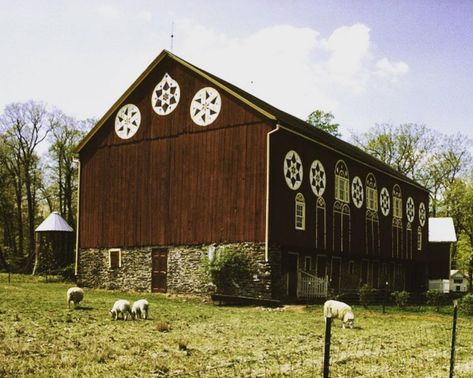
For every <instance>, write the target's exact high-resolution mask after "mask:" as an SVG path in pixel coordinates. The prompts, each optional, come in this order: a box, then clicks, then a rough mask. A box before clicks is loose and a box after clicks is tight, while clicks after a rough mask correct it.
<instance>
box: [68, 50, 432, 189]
mask: <svg viewBox="0 0 473 378" xmlns="http://www.w3.org/2000/svg"><path fill="white" fill-rule="evenodd" d="M166 57H169V58H171V59H172V60H174V61H176V62H177V63H179V64H181V65H183V66H185V67H187V68H188V69H190V70H191V71H193V72H195V73H196V74H198V75H200V76H201V77H203V78H205V79H207V80H209V81H210V82H211V83H213V84H214V85H216V86H217V87H218V88H220V89H222V90H223V91H225V92H227V93H228V94H230V95H231V96H233V97H236V98H237V99H239V100H240V101H241V102H243V103H244V104H246V105H248V106H250V107H251V108H253V109H254V110H256V111H257V112H258V113H260V114H261V115H262V116H264V117H265V118H267V119H268V120H269V121H271V122H273V123H274V125H280V126H282V127H284V128H287V129H288V130H290V131H292V132H294V133H296V134H299V135H301V136H303V137H305V138H307V139H310V140H312V141H313V142H315V143H318V144H320V145H323V146H325V147H328V148H329V149H332V150H335V151H337V152H339V153H342V154H344V155H346V156H347V157H349V158H351V159H354V160H357V161H358V162H361V163H362V164H364V165H368V166H369V167H371V168H374V169H376V170H379V171H382V172H384V173H386V174H388V175H390V176H392V177H395V178H397V179H399V180H401V181H404V182H407V183H409V184H411V185H413V186H415V187H417V188H419V189H421V190H424V191H427V189H426V188H424V187H423V186H422V185H420V184H418V183H417V182H415V181H414V180H412V179H410V178H409V177H407V176H404V175H403V174H401V173H399V172H398V171H396V170H395V169H394V168H392V167H390V166H388V165H387V164H385V163H383V162H382V161H381V160H378V159H377V158H375V157H373V156H371V155H370V154H368V153H366V152H365V151H363V150H362V149H360V148H358V147H356V146H354V145H352V144H350V143H348V142H345V141H343V140H341V139H339V138H337V137H335V136H333V135H331V134H329V133H327V132H325V131H323V130H321V129H319V128H317V127H314V126H312V125H310V124H308V123H307V122H305V121H303V120H301V119H300V118H297V117H295V116H293V115H291V114H289V113H286V112H284V111H282V110H280V109H277V108H275V107H274V106H272V105H270V104H268V103H267V102H265V101H263V100H261V99H259V98H257V97H255V96H253V95H252V94H250V93H248V92H246V91H244V90H242V89H240V88H238V87H237V86H235V85H233V84H231V83H229V82H227V81H225V80H222V79H220V78H219V77H217V76H215V75H213V74H211V73H209V72H207V71H205V70H203V69H201V68H198V67H196V66H194V65H193V64H191V63H189V62H187V61H185V60H183V59H181V58H179V57H178V56H176V55H174V54H172V53H170V52H169V51H167V50H163V51H162V52H161V53H160V54H159V55H158V56H157V58H156V59H155V60H153V62H151V64H150V65H149V66H148V67H147V68H146V69H145V70H144V71H143V73H142V74H141V75H140V76H139V77H138V79H136V80H135V81H134V82H133V84H132V85H131V86H130V87H129V88H128V89H127V90H126V91H125V93H123V95H122V96H120V98H119V99H118V100H117V101H116V102H115V103H114V104H113V106H112V107H111V108H110V109H109V110H108V111H107V112H106V113H105V115H104V116H103V117H102V118H101V119H100V120H99V121H98V122H97V124H96V125H95V126H94V127H93V128H92V130H90V132H89V133H88V134H87V135H86V136H85V137H84V139H82V141H81V142H80V143H79V145H78V146H77V148H76V152H80V151H81V150H82V149H83V148H84V146H85V145H86V144H87V143H88V142H89V141H90V139H92V137H93V136H94V135H95V134H96V133H97V131H98V130H99V129H100V128H101V127H102V126H103V125H104V123H105V122H106V121H107V120H108V119H109V117H111V116H112V114H113V113H114V112H116V111H117V110H118V108H119V107H120V106H121V105H122V103H123V101H124V100H125V99H126V98H127V97H128V96H129V95H130V93H132V92H133V91H134V90H135V89H136V88H137V87H138V85H139V84H140V83H141V82H142V81H143V80H144V79H145V78H146V77H147V76H148V74H149V73H150V72H151V71H152V70H153V69H154V68H155V67H156V66H157V65H158V64H159V63H160V62H161V61H162V60H163V59H164V58H166Z"/></svg>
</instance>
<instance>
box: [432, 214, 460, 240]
mask: <svg viewBox="0 0 473 378" xmlns="http://www.w3.org/2000/svg"><path fill="white" fill-rule="evenodd" d="M456 241H457V235H456V234H455V226H454V225H453V219H452V218H449V217H445V218H429V242H430V243H452V242H456Z"/></svg>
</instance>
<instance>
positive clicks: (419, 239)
mask: <svg viewBox="0 0 473 378" xmlns="http://www.w3.org/2000/svg"><path fill="white" fill-rule="evenodd" d="M417 250H418V251H421V250H422V228H421V227H420V226H419V227H417Z"/></svg>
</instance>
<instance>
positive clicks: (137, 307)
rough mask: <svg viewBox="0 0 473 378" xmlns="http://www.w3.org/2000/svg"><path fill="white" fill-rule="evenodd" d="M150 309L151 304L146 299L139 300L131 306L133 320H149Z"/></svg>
mask: <svg viewBox="0 0 473 378" xmlns="http://www.w3.org/2000/svg"><path fill="white" fill-rule="evenodd" d="M148 307H149V303H148V301H147V300H146V299H140V300H137V301H136V302H134V303H133V306H131V316H132V317H133V319H140V318H143V319H145V320H146V319H148Z"/></svg>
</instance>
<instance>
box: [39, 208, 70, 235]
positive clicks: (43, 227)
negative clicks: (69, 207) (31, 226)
mask: <svg viewBox="0 0 473 378" xmlns="http://www.w3.org/2000/svg"><path fill="white" fill-rule="evenodd" d="M35 231H36V232H48V231H60V232H61V231H62V232H73V231H74V230H73V229H72V227H71V226H69V225H68V224H67V222H66V221H65V220H64V218H63V217H61V215H60V214H59V213H58V212H57V211H53V212H52V213H51V214H49V216H48V217H47V218H46V219H45V220H44V221H43V223H41V224H40V225H39V226H38V227H36V230H35Z"/></svg>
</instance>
